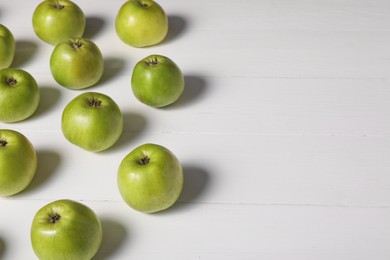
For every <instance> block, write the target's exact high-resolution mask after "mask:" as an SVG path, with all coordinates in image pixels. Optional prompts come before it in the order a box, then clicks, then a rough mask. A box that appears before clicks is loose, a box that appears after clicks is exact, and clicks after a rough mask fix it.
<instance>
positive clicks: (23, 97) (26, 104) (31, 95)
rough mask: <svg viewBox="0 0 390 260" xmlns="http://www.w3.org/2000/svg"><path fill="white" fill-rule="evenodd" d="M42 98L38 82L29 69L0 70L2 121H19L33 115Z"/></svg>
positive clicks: (0, 113)
mask: <svg viewBox="0 0 390 260" xmlns="http://www.w3.org/2000/svg"><path fill="white" fill-rule="evenodd" d="M39 99H40V94H39V88H38V84H37V82H36V81H35V79H34V78H33V76H31V75H30V74H29V73H28V72H27V71H24V70H21V69H15V68H6V69H2V70H0V107H1V109H0V121H2V122H17V121H22V120H24V119H26V118H28V117H29V116H31V115H32V114H33V113H34V112H35V111H36V109H37V108H38V104H39Z"/></svg>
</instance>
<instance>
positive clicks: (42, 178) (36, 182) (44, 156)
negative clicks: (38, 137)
mask: <svg viewBox="0 0 390 260" xmlns="http://www.w3.org/2000/svg"><path fill="white" fill-rule="evenodd" d="M37 157H38V167H37V171H36V173H35V176H34V178H33V180H32V181H31V183H30V185H29V186H28V187H27V188H26V189H25V190H24V191H23V192H22V193H28V192H31V191H34V190H36V189H39V188H40V187H41V186H42V185H43V184H44V183H46V182H47V181H48V180H49V179H50V178H51V177H52V176H53V173H54V172H55V170H56V169H57V168H58V166H59V165H60V163H61V157H60V155H59V154H58V153H57V152H55V151H52V150H37Z"/></svg>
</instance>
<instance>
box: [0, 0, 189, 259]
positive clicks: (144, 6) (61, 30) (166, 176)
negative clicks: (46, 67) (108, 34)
mask: <svg viewBox="0 0 390 260" xmlns="http://www.w3.org/2000/svg"><path fill="white" fill-rule="evenodd" d="M64 21H70V22H64ZM32 24H33V29H34V32H35V34H36V35H37V36H38V37H39V38H40V39H41V40H42V41H44V42H46V43H48V44H50V45H53V51H52V54H51V57H50V72H51V74H52V76H53V78H54V79H55V81H56V82H57V83H58V84H59V85H60V86H63V87H65V88H67V89H70V90H75V89H77V90H80V89H86V88H90V87H92V86H94V85H95V84H97V83H98V82H99V80H100V79H101V77H102V75H103V71H104V58H103V55H102V53H101V52H100V50H99V47H98V46H97V45H96V44H95V43H94V42H92V41H91V40H89V39H86V38H83V35H84V31H85V27H86V19H85V15H84V12H83V11H82V10H81V9H80V7H79V6H78V5H77V4H75V3H74V2H72V1H70V0H44V1H43V2H41V3H40V4H39V5H38V6H37V7H36V9H35V10H34V12H33V14H32ZM115 30H116V32H117V35H118V37H119V38H120V39H121V40H122V41H123V42H124V43H125V44H128V45H131V46H133V47H145V46H151V45H156V44H158V43H160V42H161V41H163V40H164V38H165V37H166V35H167V33H168V19H167V15H166V13H165V11H164V10H163V8H162V7H161V6H160V5H159V4H158V3H156V2H155V1H153V0H127V1H126V2H125V3H124V4H123V5H122V6H121V8H120V9H119V11H118V13H117V14H116V21H115ZM14 56H15V39H14V37H13V35H12V33H11V31H10V30H9V29H8V28H7V27H5V26H4V25H0V122H5V123H10V122H19V121H22V120H25V119H27V118H28V117H30V116H32V115H33V114H34V112H35V111H36V109H37V107H38V105H39V102H40V94H39V86H38V84H37V82H36V80H35V79H34V77H33V76H32V75H31V74H29V73H28V72H27V71H24V70H21V69H18V68H12V67H11V66H12V62H13V59H14ZM184 85H185V83H184V77H183V74H182V72H181V70H180V68H179V67H178V66H177V65H176V64H175V63H174V62H173V61H172V60H171V59H169V58H168V57H165V56H162V55H157V54H153V55H150V56H148V57H146V58H144V59H142V60H140V61H139V62H138V63H137V64H136V65H135V67H134V69H133V72H132V76H131V88H132V92H133V94H134V96H135V97H136V98H137V99H138V100H139V101H140V102H142V103H144V104H146V105H149V106H152V107H156V108H158V107H163V106H168V105H170V104H172V103H174V102H175V101H176V100H177V99H178V98H179V97H180V96H181V94H182V92H183V90H184ZM61 129H62V133H63V135H64V137H65V138H66V139H67V140H68V141H69V142H70V143H72V144H74V145H76V146H78V147H80V148H82V149H84V150H86V151H89V152H100V151H103V150H106V149H108V148H110V147H112V146H113V145H114V144H115V143H116V142H117V141H118V140H119V138H120V136H121V134H122V131H123V117H122V113H121V110H120V107H119V106H118V105H117V104H116V102H115V101H114V100H113V99H112V98H110V97H109V96H107V95H105V94H103V93H98V92H92V91H87V92H84V93H82V94H80V95H78V96H77V97H75V98H74V99H73V100H71V101H70V102H69V103H68V104H67V105H66V106H65V108H64V109H63V112H62V118H61ZM0 161H1V164H0V196H12V195H15V194H17V193H19V192H21V191H23V190H24V189H25V188H26V187H28V185H29V184H30V183H31V181H32V179H33V178H34V176H35V173H36V170H37V161H38V160H37V154H36V151H35V149H34V147H33V145H32V143H31V142H30V141H29V140H28V139H27V137H26V136H24V135H23V134H22V133H20V132H18V131H15V130H11V129H0ZM117 183H118V189H119V191H120V194H121V195H122V198H123V200H124V201H125V202H126V203H127V204H128V205H129V206H130V207H132V208H133V209H135V210H138V211H140V212H144V213H153V212H157V211H161V210H165V209H167V208H169V207H171V206H172V205H173V204H174V203H175V202H176V201H177V199H178V197H179V195H180V193H181V190H182V187H183V170H182V166H181V164H180V162H179V160H178V159H177V157H176V156H175V155H174V154H173V153H172V152H171V151H170V150H168V149H167V148H165V147H163V146H161V145H158V144H151V143H147V144H143V145H141V146H139V147H136V148H135V149H133V150H132V151H130V152H129V153H128V154H127V155H126V156H125V157H124V158H123V159H122V161H121V163H120V165H119V167H118V169H117ZM30 234H31V242H32V247H33V249H34V252H35V254H36V255H37V256H38V257H39V258H40V259H57V258H58V257H59V256H61V259H91V258H92V257H93V256H94V255H95V254H96V252H97V251H98V249H99V247H100V244H101V241H102V235H103V234H102V227H101V223H100V221H99V218H98V217H97V215H96V214H95V213H94V212H93V210H92V209H90V208H89V207H87V206H86V205H83V204H81V203H79V202H76V201H72V200H67V199H60V200H56V201H53V202H51V203H49V204H47V205H45V206H43V207H42V208H41V209H40V210H39V211H37V213H36V215H35V216H34V218H33V221H32V225H31V231H30Z"/></svg>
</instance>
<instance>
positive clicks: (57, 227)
mask: <svg viewBox="0 0 390 260" xmlns="http://www.w3.org/2000/svg"><path fill="white" fill-rule="evenodd" d="M30 236H31V244H32V247H33V250H34V252H35V254H36V255H37V257H38V258H39V259H41V260H45V259H91V258H92V257H93V256H94V255H95V254H96V253H97V251H98V249H99V248H100V245H101V242H102V238H103V230H102V225H101V222H100V220H99V218H98V217H97V215H96V214H95V212H94V211H93V210H92V209H90V208H89V207H87V206H86V205H84V204H82V203H80V202H76V201H73V200H65V199H64V200H56V201H53V202H51V203H49V204H46V205H45V206H43V207H42V208H40V209H39V210H38V211H37V213H36V214H35V216H34V218H33V221H32V224H31V231H30Z"/></svg>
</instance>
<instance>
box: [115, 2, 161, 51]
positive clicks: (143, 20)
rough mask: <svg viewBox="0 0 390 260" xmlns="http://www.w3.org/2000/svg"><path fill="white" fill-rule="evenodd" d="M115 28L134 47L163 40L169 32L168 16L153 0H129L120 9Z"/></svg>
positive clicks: (120, 36)
mask: <svg viewBox="0 0 390 260" xmlns="http://www.w3.org/2000/svg"><path fill="white" fill-rule="evenodd" d="M115 29H116V32H117V35H118V36H119V38H120V39H121V40H122V41H123V42H124V43H126V44H128V45H131V46H133V47H146V46H151V45H155V44H157V43H159V42H161V41H162V40H163V39H164V38H165V36H166V35H167V33H168V18H167V15H166V14H165V11H164V10H163V8H162V7H161V6H160V5H159V4H158V3H157V2H155V1H153V0H129V1H127V2H125V3H124V4H123V5H122V6H121V8H120V9H119V11H118V13H117V16H116V20H115Z"/></svg>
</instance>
